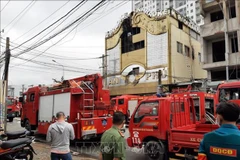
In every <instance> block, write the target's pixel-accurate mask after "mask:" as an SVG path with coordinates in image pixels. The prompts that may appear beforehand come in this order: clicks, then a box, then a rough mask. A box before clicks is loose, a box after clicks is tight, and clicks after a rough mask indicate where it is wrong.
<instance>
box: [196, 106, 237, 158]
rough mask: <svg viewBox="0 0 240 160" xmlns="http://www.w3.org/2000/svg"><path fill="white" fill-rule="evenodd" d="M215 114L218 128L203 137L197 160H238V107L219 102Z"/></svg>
mask: <svg viewBox="0 0 240 160" xmlns="http://www.w3.org/2000/svg"><path fill="white" fill-rule="evenodd" d="M216 113H217V118H216V120H217V124H218V125H219V126H220V128H219V129H217V130H215V131H213V132H210V133H207V134H205V135H204V138H203V140H202V141H201V143H200V147H199V153H198V160H239V159H240V131H239V129H238V128H237V126H236V122H237V120H238V119H239V114H240V109H239V106H238V105H237V104H235V103H231V102H221V103H220V104H219V105H218V107H217V109H216Z"/></svg>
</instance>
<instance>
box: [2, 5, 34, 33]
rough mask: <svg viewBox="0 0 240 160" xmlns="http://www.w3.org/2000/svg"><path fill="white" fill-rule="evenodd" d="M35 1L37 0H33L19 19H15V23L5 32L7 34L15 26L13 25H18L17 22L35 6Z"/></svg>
mask: <svg viewBox="0 0 240 160" xmlns="http://www.w3.org/2000/svg"><path fill="white" fill-rule="evenodd" d="M35 3H36V1H33V3H32V5H31V6H30V7H29V8H28V9H27V10H26V11H25V12H24V13H23V14H22V16H21V17H20V18H19V19H18V20H17V21H15V23H14V24H13V25H12V26H11V27H10V28H9V29H8V31H7V32H6V33H5V34H7V33H8V32H9V31H10V30H11V29H12V28H13V26H15V25H16V23H17V22H18V21H19V20H20V19H21V18H22V17H23V16H24V15H25V14H26V13H27V12H28V11H29V10H30V9H31V8H32V7H33V6H34V4H35Z"/></svg>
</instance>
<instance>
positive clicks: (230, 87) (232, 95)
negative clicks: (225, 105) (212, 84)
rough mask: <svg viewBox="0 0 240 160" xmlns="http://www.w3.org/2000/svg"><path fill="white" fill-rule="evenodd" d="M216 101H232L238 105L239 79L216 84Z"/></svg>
mask: <svg viewBox="0 0 240 160" xmlns="http://www.w3.org/2000/svg"><path fill="white" fill-rule="evenodd" d="M216 101H217V103H220V102H222V101H232V102H235V103H237V104H239V105H240V81H237V82H227V83H222V84H220V85H218V87H217V94H216Z"/></svg>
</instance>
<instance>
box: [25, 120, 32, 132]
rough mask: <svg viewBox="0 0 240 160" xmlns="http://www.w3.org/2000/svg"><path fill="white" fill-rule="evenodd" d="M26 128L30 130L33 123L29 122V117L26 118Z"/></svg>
mask: <svg viewBox="0 0 240 160" xmlns="http://www.w3.org/2000/svg"><path fill="white" fill-rule="evenodd" d="M25 128H26V130H28V131H31V125H30V123H29V120H28V119H27V120H25Z"/></svg>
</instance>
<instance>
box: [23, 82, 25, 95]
mask: <svg viewBox="0 0 240 160" xmlns="http://www.w3.org/2000/svg"><path fill="white" fill-rule="evenodd" d="M24 87H25V86H24V84H23V85H22V97H23V93H24V90H25V88H24Z"/></svg>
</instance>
